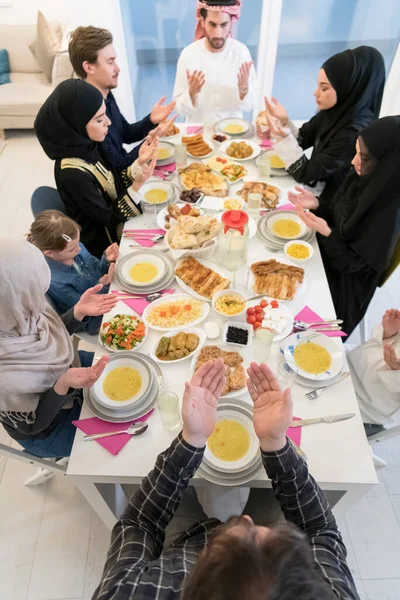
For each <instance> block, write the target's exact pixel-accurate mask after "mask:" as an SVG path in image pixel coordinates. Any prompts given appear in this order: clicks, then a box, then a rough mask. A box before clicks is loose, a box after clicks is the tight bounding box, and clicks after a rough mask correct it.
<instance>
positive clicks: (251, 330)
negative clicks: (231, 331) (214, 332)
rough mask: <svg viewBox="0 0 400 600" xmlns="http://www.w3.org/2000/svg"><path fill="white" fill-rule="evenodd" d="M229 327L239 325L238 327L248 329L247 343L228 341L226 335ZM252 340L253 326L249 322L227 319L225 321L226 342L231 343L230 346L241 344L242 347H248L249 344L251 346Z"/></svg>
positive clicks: (225, 335)
mask: <svg viewBox="0 0 400 600" xmlns="http://www.w3.org/2000/svg"><path fill="white" fill-rule="evenodd" d="M229 327H237V329H243V330H244V331H247V332H248V334H249V337H248V340H247V344H237V343H236V342H228V340H227V339H226V337H227V335H228V328H229ZM252 342H253V326H252V325H249V324H248V323H238V322H237V321H227V322H226V323H225V329H224V344H229V345H230V346H239V347H240V348H246V347H248V346H251V344H252Z"/></svg>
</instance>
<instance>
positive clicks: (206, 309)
mask: <svg viewBox="0 0 400 600" xmlns="http://www.w3.org/2000/svg"><path fill="white" fill-rule="evenodd" d="M181 300H182V301H186V302H188V303H190V302H193V298H192V296H188V295H187V294H171V295H168V296H163V297H162V298H159V299H158V300H155V301H154V302H152V303H151V304H149V305H148V306H146V308H145V309H144V312H143V315H142V319H143V321H144V322H145V324H146V325H147V327H149V328H150V329H155V330H156V331H184V330H186V329H188V328H189V327H195V326H196V325H198V324H199V323H201V322H202V321H204V319H206V318H207V317H208V314H209V312H210V305H209V304H208V303H207V302H204V300H203V301H202V314H201V316H200V317H198V318H197V319H194V320H193V321H190V323H187V324H186V325H176V326H175V327H160V326H159V325H152V324H151V323H149V320H148V318H149V315H150V313H151V311H152V310H153V308H154V307H155V306H161V305H162V304H169V303H170V302H175V301H176V302H178V301H181Z"/></svg>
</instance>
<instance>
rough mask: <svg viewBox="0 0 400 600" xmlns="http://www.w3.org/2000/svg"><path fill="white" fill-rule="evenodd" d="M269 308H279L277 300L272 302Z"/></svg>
mask: <svg viewBox="0 0 400 600" xmlns="http://www.w3.org/2000/svg"><path fill="white" fill-rule="evenodd" d="M271 306H272V308H279V302H278V301H277V300H272V302H271Z"/></svg>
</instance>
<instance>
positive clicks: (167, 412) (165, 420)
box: [157, 392, 182, 431]
mask: <svg viewBox="0 0 400 600" xmlns="http://www.w3.org/2000/svg"><path fill="white" fill-rule="evenodd" d="M157 407H158V414H159V415H160V418H161V423H162V424H163V427H165V429H168V430H169V431H170V430H172V429H175V427H178V426H181V425H182V420H181V410H180V407H179V398H178V396H177V395H176V394H174V392H162V393H161V394H160V395H159V396H158V398H157Z"/></svg>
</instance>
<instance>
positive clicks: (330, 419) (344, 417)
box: [290, 413, 355, 427]
mask: <svg viewBox="0 0 400 600" xmlns="http://www.w3.org/2000/svg"><path fill="white" fill-rule="evenodd" d="M354 416H355V413H347V414H345V415H333V416H332V417H320V418H319V419H300V421H292V423H291V425H290V427H304V426H305V425H316V424H317V423H336V422H337V421H347V419H352V418H353V417H354Z"/></svg>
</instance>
